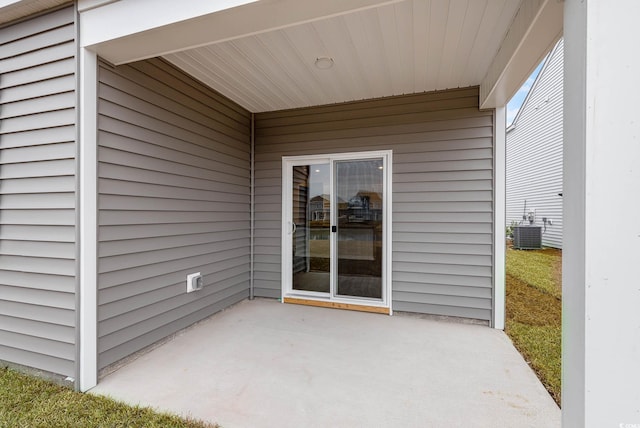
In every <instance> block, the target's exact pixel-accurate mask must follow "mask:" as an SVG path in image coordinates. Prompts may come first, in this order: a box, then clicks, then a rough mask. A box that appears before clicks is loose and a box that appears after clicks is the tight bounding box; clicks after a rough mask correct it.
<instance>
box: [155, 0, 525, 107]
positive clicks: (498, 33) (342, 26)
mask: <svg viewBox="0 0 640 428" xmlns="http://www.w3.org/2000/svg"><path fill="white" fill-rule="evenodd" d="M519 7H520V1H519V0H405V1H401V2H397V3H394V4H387V5H383V6H380V7H376V8H370V9H366V10H360V11H357V12H352V13H348V14H343V15H339V16H333V17H330V18H326V19H322V20H318V21H314V22H309V23H304V24H300V25H295V26H291V27H288V28H284V29H278V30H274V31H269V32H265V33H262V34H257V35H252V36H247V37H243V38H239V39H235V40H230V41H225V42H221V43H216V44H212V45H208V46H204V47H198V48H195V49H189V50H185V51H182V52H178V53H172V54H168V55H165V56H164V58H165V59H167V60H169V61H170V62H172V63H173V64H175V65H176V66H178V67H180V68H181V69H183V70H184V71H186V72H187V73H189V74H191V75H192V76H194V77H195V78H197V79H199V80H201V81H202V82H204V83H205V84H207V85H209V86H211V87H212V88H214V89H216V90H218V91H219V92H221V93H222V94H224V95H226V96H227V97H229V98H231V99H232V100H234V101H236V102H237V103H239V104H240V105H242V106H243V107H245V108H247V109H248V110H250V111H252V112H264V111H273V110H281V109H290V108H298V107H305V106H313V105H322V104H330V103H338V102H345V101H352V100H359V99H368V98H376V97H382V96H392V95H402V94H409V93H418V92H424V91H433V90H441V89H449V88H457V87H467V86H475V85H479V84H480V83H481V82H482V79H483V78H484V77H485V75H486V74H487V71H488V70H489V67H490V65H491V63H492V61H493V59H494V57H495V56H496V53H497V52H498V49H499V48H500V44H501V42H502V41H503V39H504V37H505V34H506V33H507V30H508V29H509V26H510V24H511V22H512V20H513V18H514V16H515V14H516V12H517V11H518V9H519ZM318 57H330V58H333V60H334V65H333V67H332V68H330V69H326V70H322V69H318V68H317V67H315V65H314V62H315V60H316V58H318Z"/></svg>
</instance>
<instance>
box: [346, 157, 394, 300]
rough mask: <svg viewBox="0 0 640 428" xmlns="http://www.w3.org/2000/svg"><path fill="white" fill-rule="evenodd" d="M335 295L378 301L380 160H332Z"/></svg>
mask: <svg viewBox="0 0 640 428" xmlns="http://www.w3.org/2000/svg"><path fill="white" fill-rule="evenodd" d="M335 171H336V172H335V174H336V204H337V210H338V230H337V232H338V236H337V266H338V275H337V278H338V283H337V294H338V295H342V296H357V297H369V298H375V299H381V298H382V215H383V209H382V208H383V207H382V200H383V199H382V197H383V194H382V192H383V183H384V180H383V177H384V171H383V162H382V159H373V160H355V161H336V164H335Z"/></svg>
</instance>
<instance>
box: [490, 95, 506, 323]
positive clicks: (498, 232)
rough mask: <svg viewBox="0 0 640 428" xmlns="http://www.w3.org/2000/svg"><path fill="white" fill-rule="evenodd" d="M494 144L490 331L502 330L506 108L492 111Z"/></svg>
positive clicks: (504, 278)
mask: <svg viewBox="0 0 640 428" xmlns="http://www.w3.org/2000/svg"><path fill="white" fill-rule="evenodd" d="M494 120H495V122H494V123H495V129H494V133H495V134H494V135H495V144H494V152H493V157H494V161H493V162H494V165H493V168H494V183H493V188H494V214H493V248H494V250H493V323H492V324H493V327H494V328H496V329H499V330H504V322H505V292H506V291H505V280H506V275H505V252H506V248H505V232H504V231H505V227H506V225H507V220H506V216H507V214H506V210H507V205H506V197H507V196H506V195H507V182H506V173H507V159H506V146H507V135H506V130H505V128H506V121H507V118H506V108H505V107H504V106H502V107H498V108H496V111H495V119H494Z"/></svg>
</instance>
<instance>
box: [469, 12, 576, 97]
mask: <svg viewBox="0 0 640 428" xmlns="http://www.w3.org/2000/svg"><path fill="white" fill-rule="evenodd" d="M563 15H564V2H562V1H559V0H535V1H534V0H525V1H523V2H522V3H521V5H520V9H519V10H518V12H517V13H516V15H515V17H514V19H513V22H512V24H511V27H510V28H509V31H507V34H506V36H505V38H504V40H503V41H502V44H501V47H500V49H499V50H498V53H497V54H496V56H495V58H494V59H493V62H492V63H491V66H490V67H489V71H488V72H487V75H486V76H485V78H484V79H483V80H482V83H481V84H480V108H481V109H489V108H495V107H499V106H503V105H506V104H507V102H508V101H509V99H511V97H512V96H513V94H515V93H516V92H517V90H518V89H519V88H520V87H521V86H522V84H523V83H524V82H525V81H526V80H527V78H528V77H529V75H531V73H532V72H533V70H534V69H535V68H536V66H537V65H538V64H539V63H540V61H542V59H543V58H544V56H545V55H546V54H547V53H548V52H549V51H550V50H551V49H552V48H553V46H554V45H555V44H556V43H557V42H558V40H560V37H562V26H563Z"/></svg>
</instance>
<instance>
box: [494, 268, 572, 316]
mask: <svg viewBox="0 0 640 428" xmlns="http://www.w3.org/2000/svg"><path fill="white" fill-rule="evenodd" d="M506 294H507V305H506V311H507V319H510V320H513V321H515V322H519V323H522V324H528V325H537V326H543V325H560V323H561V320H562V316H561V309H562V303H561V301H560V300H558V299H557V298H555V297H554V296H551V295H550V294H548V293H545V292H543V291H541V290H539V289H537V288H534V287H531V286H530V285H528V284H526V283H524V282H522V281H520V280H519V279H517V278H514V277H512V276H511V275H507V287H506Z"/></svg>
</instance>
